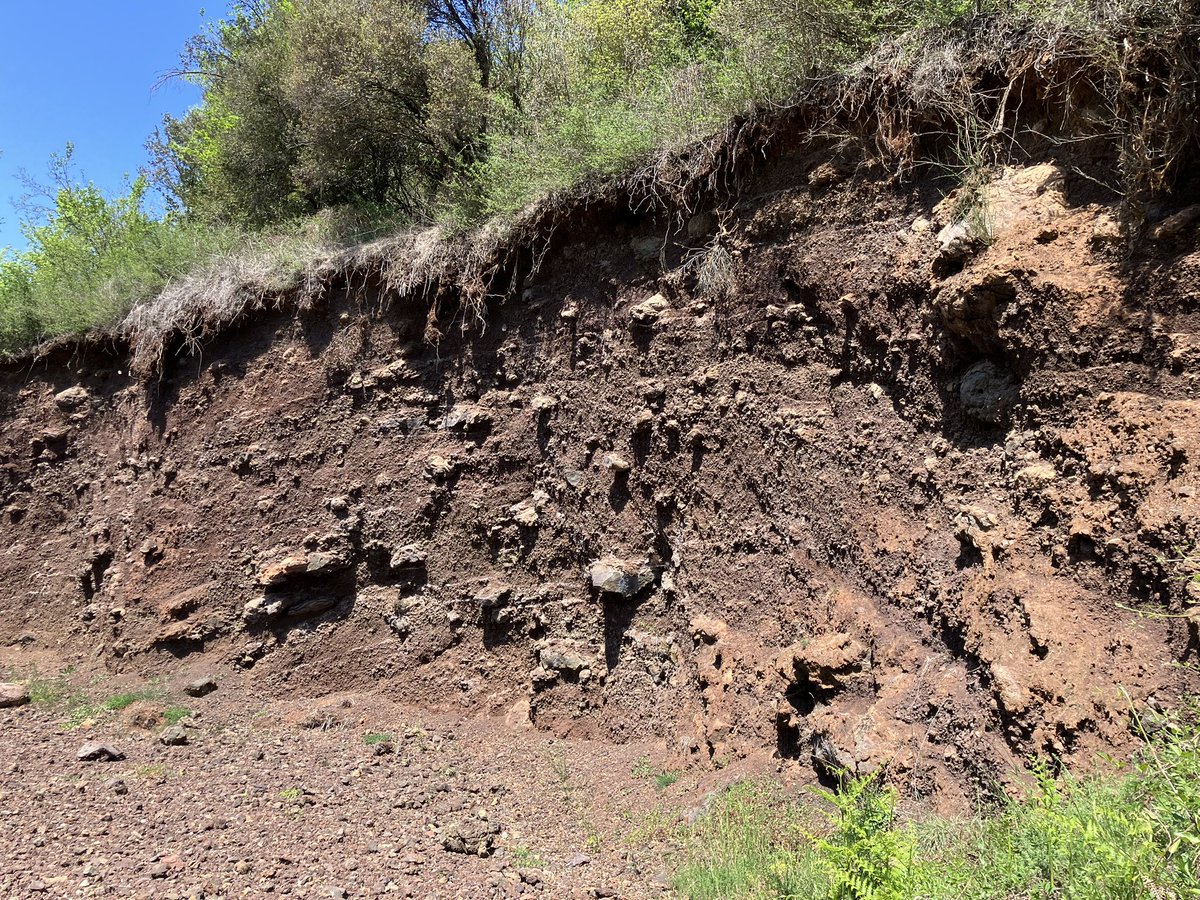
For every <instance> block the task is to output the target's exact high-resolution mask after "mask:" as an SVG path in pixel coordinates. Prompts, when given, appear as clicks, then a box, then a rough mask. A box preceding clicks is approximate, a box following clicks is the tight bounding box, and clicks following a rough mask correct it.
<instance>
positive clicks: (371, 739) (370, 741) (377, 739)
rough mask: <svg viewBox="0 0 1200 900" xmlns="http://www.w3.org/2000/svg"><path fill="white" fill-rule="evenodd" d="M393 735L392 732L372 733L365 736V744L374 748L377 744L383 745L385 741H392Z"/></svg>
mask: <svg viewBox="0 0 1200 900" xmlns="http://www.w3.org/2000/svg"><path fill="white" fill-rule="evenodd" d="M391 739H392V733H391V732H390V731H371V732H368V733H367V734H365V735H363V743H364V744H366V745H367V746H368V747H374V746H375V745H376V744H382V743H383V742H384V741H390V740H391Z"/></svg>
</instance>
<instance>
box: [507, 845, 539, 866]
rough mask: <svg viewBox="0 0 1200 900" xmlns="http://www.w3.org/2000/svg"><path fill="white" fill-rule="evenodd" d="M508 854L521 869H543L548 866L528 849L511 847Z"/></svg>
mask: <svg viewBox="0 0 1200 900" xmlns="http://www.w3.org/2000/svg"><path fill="white" fill-rule="evenodd" d="M509 852H510V853H511V854H512V859H513V862H514V863H515V864H516V865H518V866H520V867H521V868H523V869H544V868H546V866H547V865H548V863H547V862H546V860H544V859H542V857H540V856H538V855H537V854H536V853H535V852H534V851H532V850H530V849H529V848H528V847H513V848H512V849H511V850H510V851H509Z"/></svg>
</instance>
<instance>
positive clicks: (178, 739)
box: [158, 725, 188, 747]
mask: <svg viewBox="0 0 1200 900" xmlns="http://www.w3.org/2000/svg"><path fill="white" fill-rule="evenodd" d="M158 742H159V743H160V744H163V745H165V746H167V747H182V746H183V745H184V744H186V743H187V742H188V736H187V732H186V731H184V730H183V726H182V725H171V726H169V727H167V728H164V729H163V730H162V732H161V733H160V734H159V736H158Z"/></svg>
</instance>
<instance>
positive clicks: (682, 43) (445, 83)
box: [0, 0, 1198, 343]
mask: <svg viewBox="0 0 1200 900" xmlns="http://www.w3.org/2000/svg"><path fill="white" fill-rule="evenodd" d="M1192 7H1194V4H1191V3H1190V0H1170V2H1158V0H1103V2H1100V0H236V2H235V3H234V6H233V9H232V11H231V13H230V14H229V16H228V17H227V18H225V19H223V20H221V21H218V22H216V23H214V24H212V25H211V26H210V27H208V28H207V29H206V30H205V31H204V32H203V33H201V34H199V35H197V36H196V37H195V38H193V39H192V40H191V41H189V42H188V44H187V45H186V47H185V50H184V54H183V62H182V66H181V68H180V70H179V72H178V73H176V74H178V75H180V76H182V77H185V78H189V79H191V80H193V81H195V82H196V83H197V84H199V85H200V86H201V87H202V89H203V99H202V102H201V103H200V104H199V105H197V106H196V107H195V108H193V109H192V110H190V111H189V112H188V113H187V114H186V115H183V116H181V117H178V118H173V117H168V118H167V119H166V120H164V122H163V124H162V126H161V128H160V129H159V130H158V132H157V133H156V134H155V135H154V136H153V137H152V139H151V140H150V141H149V143H148V149H149V152H150V161H149V164H148V166H147V169H146V173H145V174H146V179H147V181H148V183H149V187H148V185H147V182H143V181H137V182H135V183H133V184H131V185H130V187H129V190H128V193H127V194H126V195H123V196H120V197H117V198H111V199H110V198H106V197H104V196H103V195H102V194H100V193H99V192H98V191H96V190H95V189H94V188H92V187H91V186H90V185H87V184H85V183H82V182H73V183H70V184H69V185H68V186H67V187H65V188H64V191H65V192H64V193H62V194H61V196H55V197H53V198H51V199H52V203H51V206H52V209H51V210H50V211H49V214H48V215H43V216H40V217H39V216H35V217H31V218H29V219H28V221H27V226H28V228H29V231H28V234H27V237H28V239H29V240H30V242H31V244H30V250H29V251H28V252H27V253H24V254H20V255H19V256H17V255H13V254H11V253H9V254H8V255H7V256H4V257H3V258H0V278H2V280H3V284H4V286H5V287H4V291H5V294H4V296H5V298H6V299H5V301H4V302H5V306H4V307H3V309H0V316H2V317H3V321H4V323H5V324H4V325H3V326H2V327H3V328H4V329H5V334H9V335H12V334H23V335H26V336H29V337H30V339H33V338H36V337H41V336H45V335H48V334H53V333H57V332H59V331H63V330H73V329H76V328H78V327H83V326H84V325H85V324H87V323H89V322H91V323H102V322H106V321H109V320H111V318H112V317H113V316H114V315H116V311H117V310H119V309H122V308H124V307H125V306H127V305H128V303H129V302H132V300H133V299H136V297H140V296H143V295H144V294H145V292H146V291H147V290H150V289H151V288H150V287H149V286H150V285H156V284H161V283H162V279H163V278H164V277H166V276H165V275H164V274H163V273H167V272H171V271H176V270H177V268H178V267H177V266H175V265H172V264H171V262H172V261H168V260H164V259H161V258H160V257H159V256H156V254H158V253H159V248H160V247H162V246H165V245H167V244H169V243H170V242H172V241H175V242H176V244H177V245H178V246H177V248H176V251H175V252H176V253H177V254H178V256H179V259H194V258H195V255H196V253H197V252H200V250H199V248H203V247H205V246H209V245H211V244H213V243H214V242H215V243H216V244H218V245H220V244H222V242H223V241H224V240H225V239H226V238H227V237H228V235H229V233H230V232H228V231H225V230H224V229H241V230H242V231H243V232H244V233H245V237H244V238H243V239H242V240H241V241H240V243H241V245H243V246H245V245H248V244H252V243H254V239H255V238H257V239H259V240H260V241H261V242H265V243H269V242H270V236H271V235H272V234H274V235H277V236H279V235H282V236H283V240H282V243H284V244H286V243H288V241H289V240H290V239H289V238H288V237H286V235H289V234H290V235H297V234H305V233H308V232H326V231H330V230H332V231H333V232H337V234H335V235H334V237H333V240H334V241H335V242H337V241H339V240H340V239H341V232H342V229H341V228H340V226H333V225H331V223H349V222H355V223H363V222H374V223H380V222H386V223H388V224H389V226H391V227H396V226H398V225H406V224H413V223H422V222H428V221H430V220H434V221H437V222H439V223H440V224H442V225H445V226H449V227H451V228H459V227H468V226H472V225H475V224H478V223H479V222H480V221H481V220H482V219H484V218H487V217H504V216H511V215H513V214H515V213H516V212H517V211H519V210H520V209H522V208H523V207H525V206H527V205H528V204H530V203H531V202H534V201H537V200H539V199H543V198H546V197H551V196H553V195H555V194H556V193H557V192H561V191H563V190H566V189H569V188H572V187H575V186H578V185H581V184H584V183H586V182H587V181H589V180H592V179H597V178H604V177H608V176H612V175H615V174H618V173H622V172H627V171H630V170H631V169H633V168H634V167H636V166H637V165H639V164H642V163H646V162H650V161H652V160H653V158H654V156H655V155H656V154H660V153H662V152H663V151H665V150H670V149H672V148H677V147H679V146H681V145H684V144H686V143H687V142H689V141H693V140H696V139H698V138H701V137H703V136H705V135H707V134H711V133H713V132H715V131H716V130H717V129H719V128H720V127H721V126H722V125H723V124H724V123H725V122H727V121H728V119H729V118H730V116H731V115H734V114H737V113H740V112H742V111H745V110H747V109H750V108H754V107H761V106H769V105H773V104H780V103H786V102H788V101H789V100H790V99H791V98H793V97H795V96H796V95H797V92H798V91H801V90H803V89H804V88H805V87H806V86H807V85H811V84H828V83H830V81H831V79H835V78H836V76H837V75H839V73H846V72H853V71H854V67H855V65H856V64H857V63H858V62H859V61H862V60H864V59H866V58H867V57H868V56H869V55H870V54H872V53H873V52H874V51H876V50H878V49H879V48H880V46H881V44H882V43H883V42H888V46H887V50H886V53H885V56H886V57H887V60H892V64H893V65H894V66H897V67H903V66H907V65H909V62H908V60H910V59H912V58H914V57H917V55H918V54H919V53H920V52H921V51H922V48H925V49H926V50H928V49H929V48H934V49H935V50H936V53H934V54H933V58H934V59H935V60H936V59H940V58H943V57H944V58H945V59H947V60H950V62H948V63H947V73H946V80H945V84H944V85H942V87H943V88H944V89H945V90H947V91H950V92H951V93H953V91H954V90H958V88H955V87H954V85H955V84H957V83H958V82H961V81H963V79H962V78H961V77H959V76H958V75H956V74H955V71H958V70H955V71H950V70H951V69H953V68H954V66H953V65H952V63H953V60H954V59H957V58H958V56H957V55H956V54H955V53H952V52H945V51H947V48H956V47H957V48H959V49H962V48H966V47H967V44H965V43H962V41H961V40H960V41H959V43H957V44H956V43H955V40H956V38H955V37H954V35H955V34H959V32H957V31H953V30H948V29H956V28H957V27H958V26H959V25H960V24H962V23H964V22H967V21H971V20H974V19H976V18H977V17H984V18H983V19H982V20H981V21H982V22H983V23H984V24H986V23H988V22H991V23H992V24H993V25H996V23H999V25H996V27H998V28H1000V30H1002V31H1004V30H1007V32H1009V33H1011V32H1013V31H1014V30H1017V29H1023V30H1026V31H1028V32H1029V34H1031V35H1041V34H1045V35H1048V36H1050V37H1051V38H1053V39H1048V42H1047V46H1048V47H1052V46H1058V45H1059V43H1061V39H1062V36H1063V34H1065V33H1066V32H1064V31H1062V30H1061V29H1059V28H1058V26H1059V25H1062V23H1068V22H1069V23H1070V35H1071V36H1072V40H1073V41H1074V43H1073V45H1072V46H1075V47H1077V50H1075V51H1073V52H1076V53H1079V54H1082V56H1083V57H1085V58H1086V60H1087V62H1086V65H1087V66H1089V67H1090V68H1089V69H1088V71H1089V72H1090V73H1091V74H1089V75H1088V79H1089V82H1088V83H1089V84H1091V85H1092V86H1093V87H1095V88H1096V89H1097V90H1098V91H1100V92H1101V94H1103V98H1102V99H1103V103H1102V104H1101V106H1104V104H1107V107H1106V110H1107V115H1108V119H1107V125H1108V126H1109V127H1110V128H1111V129H1112V130H1113V132H1114V134H1116V135H1118V136H1119V138H1120V142H1121V143H1120V146H1121V148H1122V159H1121V163H1120V166H1121V170H1122V174H1123V177H1124V178H1125V181H1126V183H1127V186H1128V187H1130V194H1131V195H1136V196H1137V197H1141V196H1142V195H1143V194H1144V193H1145V192H1146V189H1150V190H1151V191H1153V190H1159V189H1161V188H1162V187H1163V186H1164V185H1165V184H1166V183H1167V182H1168V180H1169V177H1170V175H1171V174H1172V172H1173V171H1175V170H1177V169H1178V161H1179V160H1180V159H1182V158H1184V157H1185V155H1186V152H1187V151H1188V149H1189V148H1190V147H1192V146H1194V144H1195V143H1196V141H1197V136H1196V135H1197V132H1196V128H1195V124H1194V119H1195V116H1194V109H1195V106H1196V92H1195V90H1194V85H1195V83H1196V67H1197V65H1198V64H1197V62H1196V60H1195V59H1194V53H1193V52H1192V51H1191V50H1190V49H1188V48H1190V47H1192V46H1193V45H1194V34H1195V30H1196V18H1197V16H1196V13H1195V12H1194V11H1190V10H1191V8H1192ZM989 17H990V18H989ZM1054 23H1058V24H1057V25H1056V24H1054ZM1056 29H1058V30H1056ZM978 33H980V31H979V29H976V34H978ZM1033 39H1034V38H1031V40H1033ZM1189 41H1190V42H1191V43H1189ZM939 54H941V55H939ZM881 59H883V57H882V56H879V55H877V56H876V57H874V60H875V62H874V63H873V64H875V65H878V64H882V65H885V66H886V65H888V62H887V61H886V60H884V61H883V62H882V63H881V62H880V60H881ZM1131 61H1132V62H1131ZM1081 65H1084V63H1081ZM1130 65H1132V66H1133V68H1132V69H1131V68H1129V66H1130ZM922 77H926V76H925V75H923V76H922ZM956 79H957V81H956ZM926 82H929V83H934V84H936V83H937V77H936V73H934V78H933V80H932V82H930V80H929V79H928V78H926ZM1139 86H1140V87H1139ZM961 90H962V91H967V90H969V87H968V86H965V85H964V86H962V88H961ZM934 93H935V94H936V93H937V91H934ZM979 96H981V95H975V96H970V97H963V96H961V95H959V94H955V95H954V97H952V98H951V100H952V101H953V103H951V102H950V101H947V102H946V103H944V104H943V105H942V106H941V107H939V109H938V110H937V112H939V114H941V115H942V116H943V117H948V118H951V119H953V118H955V117H958V118H959V119H961V120H962V121H963V123H964V126H963V130H962V133H963V134H965V135H967V136H968V137H972V135H973V132H972V131H971V130H970V128H969V127H968V126H969V125H970V123H971V122H973V121H975V120H974V119H972V118H971V116H972V115H974V114H975V103H976V100H977V99H978V98H979ZM1152 107H1153V109H1152ZM1098 108H1099V107H1098ZM1102 114H1104V113H1102ZM991 137H992V135H991V133H990V125H989V129H988V131H986V132H984V133H983V137H982V140H984V141H987V140H990V139H991ZM973 160H974V161H973V162H972V163H971V165H972V166H974V167H975V168H976V169H979V170H980V171H981V172H982V173H983V174H984V175H986V171H984V169H985V168H986V159H985V156H983V155H980V154H975V156H974V157H973ZM979 161H982V163H981V164H980V165H976V163H977V162H979ZM152 188H157V189H158V190H159V191H160V192H161V194H162V195H163V197H164V198H165V201H166V205H167V209H168V217H167V218H166V219H165V220H162V221H155V220H153V219H152V218H151V217H148V216H146V214H145V213H144V211H143V203H142V200H143V198H144V196H145V194H146V191H147V190H148V189H152ZM102 220H104V221H109V224H108V225H107V226H106V227H105V228H103V229H101V230H100V231H97V230H96V229H95V228H89V227H87V224H86V223H87V222H96V221H102ZM306 221H308V222H309V223H310V224H312V225H313V227H312V228H309V227H308V226H307V225H305V224H304V223H305V222H306ZM327 226H328V227H327ZM357 227H358V226H355V228H356V229H357ZM43 228H48V229H49V231H40V230H38V229H43ZM205 229H207V230H205ZM371 230H372V229H368V231H371ZM101 231H102V232H103V233H104V234H106V235H108V234H120V235H121V236H122V237H121V239H120V240H117V241H115V242H112V241H108V240H107V239H106V240H103V241H100V240H98V239H96V240H92V239H93V238H95V237H96V235H97V234H99V233H101ZM355 233H357V234H361V233H362V232H360V231H357V230H356V231H355ZM89 235H90V236H91V237H89ZM89 241H91V243H89ZM85 247H86V248H87V250H86V252H84V250H83V249H81V248H85ZM148 261H155V262H153V265H150V263H149V262H148ZM68 284H73V285H75V286H76V288H77V289H78V290H80V291H82V293H80V294H79V295H78V299H77V300H76V301H71V299H70V297H71V296H72V290H75V289H76V288H72V289H68V288H67V287H66V285H68ZM121 284H123V285H125V287H124V288H121V290H126V291H127V293H129V295H130V296H128V297H124V298H122V299H121V300H120V301H119V302H118V301H117V300H116V299H114V297H113V292H114V291H118V288H117V287H116V286H117V285H121ZM54 285H58V287H54ZM22 298H23V299H22ZM72 302H73V303H74V306H73V311H72V312H70V313H69V314H68V306H70V305H71V304H72ZM43 304H48V305H46V306H44V308H43ZM64 304H65V305H64ZM10 343H11V342H10Z"/></svg>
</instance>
